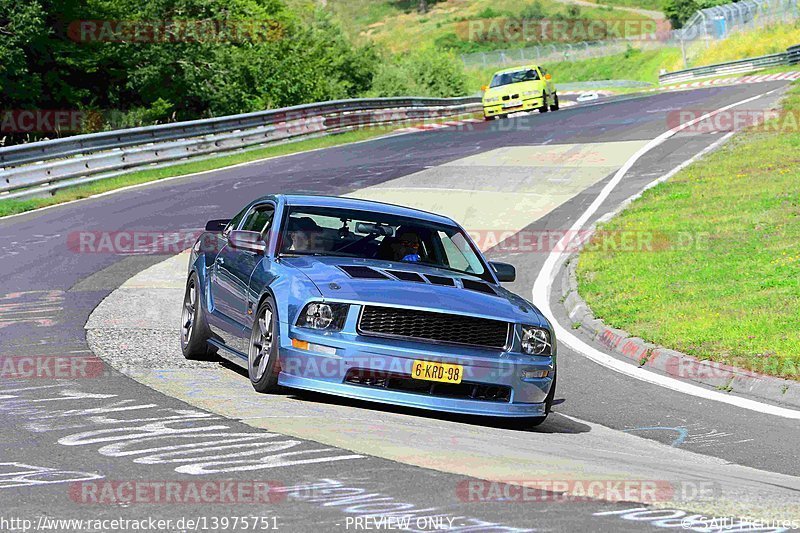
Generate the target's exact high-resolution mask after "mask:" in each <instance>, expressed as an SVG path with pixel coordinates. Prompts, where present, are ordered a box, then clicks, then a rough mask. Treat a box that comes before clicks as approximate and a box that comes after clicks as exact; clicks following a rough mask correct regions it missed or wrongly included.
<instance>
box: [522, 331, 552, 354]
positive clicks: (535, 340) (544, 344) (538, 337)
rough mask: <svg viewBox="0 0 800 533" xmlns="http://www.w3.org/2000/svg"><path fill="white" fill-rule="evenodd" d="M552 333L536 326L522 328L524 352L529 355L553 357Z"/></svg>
mask: <svg viewBox="0 0 800 533" xmlns="http://www.w3.org/2000/svg"><path fill="white" fill-rule="evenodd" d="M550 339H551V337H550V332H549V331H547V330H546V329H542V328H537V327H534V326H522V351H523V352H524V353H526V354H528V355H552V353H553V346H552V343H551V340H550Z"/></svg>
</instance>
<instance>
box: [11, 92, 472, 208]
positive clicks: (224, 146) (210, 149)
mask: <svg viewBox="0 0 800 533" xmlns="http://www.w3.org/2000/svg"><path fill="white" fill-rule="evenodd" d="M480 101H481V100H480V97H467V98H373V99H357V100H337V101H331V102H323V103H315V104H305V105H299V106H293V107H287V108H282V109H275V110H269V111H259V112H256V113H246V114H241V115H233V116H227V117H219V118H212V119H204V120H193V121H188V122H177V123H174V124H161V125H157V126H147V127H142V128H131V129H125V130H116V131H108V132H101V133H92V134H86V135H76V136H73V137H65V138H61V139H54V140H48V141H39V142H33V143H28V144H20V145H15V146H8V147H4V148H0V167H2V170H0V178H1V179H0V200H2V199H8V198H20V197H28V196H37V195H41V194H43V193H54V192H55V191H56V190H58V189H61V188H64V187H68V186H73V185H78V184H83V183H87V182H90V181H96V180H99V179H104V178H107V177H111V176H115V175H119V174H121V173H125V172H130V171H131V170H133V169H136V168H138V167H142V166H149V167H150V168H152V165H154V164H156V165H162V166H163V165H165V164H176V162H181V160H184V159H187V158H190V157H197V156H210V155H213V154H216V153H219V152H225V151H230V150H237V149H241V148H247V147H252V146H255V145H261V144H267V143H272V142H276V141H285V140H290V139H294V138H297V137H303V136H310V135H322V134H328V133H339V132H343V131H348V130H351V129H355V128H359V127H369V126H379V125H385V124H393V123H397V122H406V121H410V120H421V119H434V118H439V117H447V116H452V115H457V114H466V113H472V112H475V111H478V110H479V109H480V108H481V106H480Z"/></svg>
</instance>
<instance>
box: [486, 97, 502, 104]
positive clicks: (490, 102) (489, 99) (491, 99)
mask: <svg viewBox="0 0 800 533" xmlns="http://www.w3.org/2000/svg"><path fill="white" fill-rule="evenodd" d="M483 101H484V103H487V104H492V103H494V102H499V101H500V97H499V96H492V97H491V98H484V99H483Z"/></svg>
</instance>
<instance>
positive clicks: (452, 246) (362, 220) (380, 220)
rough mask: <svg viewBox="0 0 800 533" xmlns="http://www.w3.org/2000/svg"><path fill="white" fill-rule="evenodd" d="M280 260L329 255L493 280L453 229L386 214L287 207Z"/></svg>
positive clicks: (479, 259) (476, 256)
mask: <svg viewBox="0 0 800 533" xmlns="http://www.w3.org/2000/svg"><path fill="white" fill-rule="evenodd" d="M280 242H281V249H280V253H281V254H282V255H330V256H342V257H356V258H362V259H378V260H385V261H398V262H405V263H415V264H419V265H430V266H434V267H438V268H444V269H447V270H454V271H456V272H461V273H464V274H473V275H475V276H479V277H481V278H484V279H486V280H487V281H493V280H492V277H491V275H490V274H489V273H488V272H487V270H486V268H485V266H484V262H483V260H482V259H481V258H480V256H479V255H478V253H477V252H476V250H475V249H474V247H473V246H472V244H471V243H470V241H469V239H468V238H467V236H466V235H464V233H463V232H462V231H461V230H460V229H459V228H458V227H456V226H451V225H445V224H436V223H433V222H427V221H423V220H417V219H414V218H408V217H401V216H396V215H390V214H386V213H373V212H369V211H359V210H353V209H334V208H327V207H292V208H290V209H289V212H288V216H287V218H286V220H285V221H284V224H283V229H282V233H281V241H280Z"/></svg>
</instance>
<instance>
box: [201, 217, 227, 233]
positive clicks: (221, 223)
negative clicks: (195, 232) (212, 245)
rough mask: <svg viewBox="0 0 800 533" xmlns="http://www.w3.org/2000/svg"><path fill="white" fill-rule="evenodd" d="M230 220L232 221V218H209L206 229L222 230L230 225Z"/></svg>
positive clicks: (212, 230)
mask: <svg viewBox="0 0 800 533" xmlns="http://www.w3.org/2000/svg"><path fill="white" fill-rule="evenodd" d="M228 222H230V219H228V218H220V219H217V220H209V221H208V222H206V231H211V232H218V231H222V230H224V229H225V226H227V225H228Z"/></svg>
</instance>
